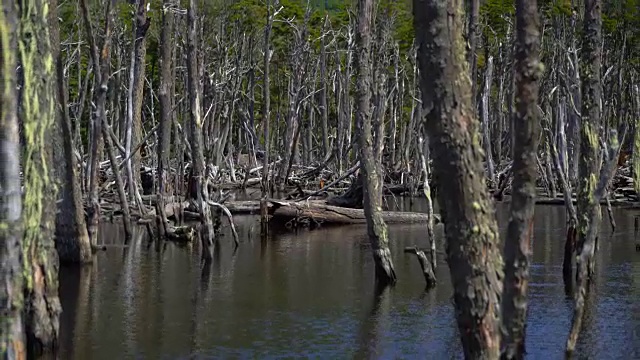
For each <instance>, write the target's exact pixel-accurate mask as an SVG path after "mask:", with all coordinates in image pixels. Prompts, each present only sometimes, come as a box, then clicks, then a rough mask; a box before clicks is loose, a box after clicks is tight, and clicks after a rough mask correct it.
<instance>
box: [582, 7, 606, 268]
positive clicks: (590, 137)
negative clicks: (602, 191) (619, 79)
mask: <svg viewBox="0 0 640 360" xmlns="http://www.w3.org/2000/svg"><path fill="white" fill-rule="evenodd" d="M584 6H585V19H584V38H583V43H582V59H581V60H582V67H583V71H582V74H583V81H582V111H581V113H582V129H581V130H582V131H581V134H582V138H581V142H580V168H579V180H580V186H578V249H577V250H578V254H580V253H582V251H583V248H584V246H585V243H587V242H593V241H595V238H592V239H588V238H587V234H588V233H589V229H590V227H591V226H594V227H597V226H598V224H592V223H591V216H590V214H591V213H592V212H594V211H596V212H599V211H600V206H599V204H598V203H597V202H596V201H595V198H594V192H595V189H596V185H597V181H598V180H597V173H598V164H599V163H600V161H599V159H600V152H599V136H600V133H599V132H600V125H601V121H602V120H601V110H600V99H601V91H602V85H601V81H600V68H601V65H600V57H601V54H602V47H601V46H602V45H601V43H602V35H601V29H602V8H601V7H602V1H601V0H586V1H585V3H584ZM596 234H597V233H594V236H596ZM589 249H590V250H591V251H593V250H594V248H593V247H592V246H590V247H589ZM592 256H593V253H592V254H591V255H590V256H589V258H591V257H592ZM590 261H591V259H589V262H590ZM578 266H579V267H580V266H587V267H589V266H590V265H589V264H578ZM580 273H581V271H578V276H580V275H579V274H580Z"/></svg>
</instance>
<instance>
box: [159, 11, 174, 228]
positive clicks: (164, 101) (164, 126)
mask: <svg viewBox="0 0 640 360" xmlns="http://www.w3.org/2000/svg"><path fill="white" fill-rule="evenodd" d="M176 10H177V3H176V0H164V1H163V3H162V30H161V35H160V91H159V92H158V95H159V98H160V128H159V131H158V139H159V140H158V142H159V144H158V189H157V201H156V214H158V216H159V219H158V222H159V223H158V232H159V234H160V237H161V238H164V236H165V235H166V234H167V230H168V229H167V214H166V213H165V209H164V197H165V196H166V195H167V185H168V183H169V182H168V178H167V173H168V170H169V153H170V152H171V124H172V123H173V101H172V99H171V95H172V94H173V87H174V85H173V74H172V65H173V64H172V63H171V59H172V57H173V43H172V41H171V39H172V37H173V27H174V18H173V12H174V11H176Z"/></svg>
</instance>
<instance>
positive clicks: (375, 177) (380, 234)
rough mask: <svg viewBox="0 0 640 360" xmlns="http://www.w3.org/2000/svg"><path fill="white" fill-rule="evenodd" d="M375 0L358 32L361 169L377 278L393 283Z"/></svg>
mask: <svg viewBox="0 0 640 360" xmlns="http://www.w3.org/2000/svg"><path fill="white" fill-rule="evenodd" d="M372 17H373V0H359V1H358V30H357V32H356V44H357V45H356V47H357V51H356V64H355V65H356V70H357V74H358V75H357V80H356V81H357V85H356V94H357V95H356V96H357V99H356V101H357V111H356V124H357V130H358V139H359V143H360V144H359V145H360V146H359V150H360V161H361V164H362V166H361V168H362V171H363V180H364V189H365V191H364V212H365V216H366V217H367V233H368V234H369V241H370V242H371V249H372V251H373V260H374V262H375V273H376V280H377V282H378V283H380V284H393V283H394V282H395V281H396V274H395V270H394V268H393V261H392V259H391V252H390V251H389V239H388V235H387V226H386V224H385V223H384V220H383V219H382V214H381V211H382V191H381V186H382V182H381V181H380V176H381V174H380V173H379V171H378V165H377V164H376V162H377V161H376V156H375V154H374V149H373V135H372V126H371V116H372V114H371V108H370V107H371V88H372V79H371V66H372V62H371V19H372Z"/></svg>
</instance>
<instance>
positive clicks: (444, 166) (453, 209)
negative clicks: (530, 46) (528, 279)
mask: <svg viewBox="0 0 640 360" xmlns="http://www.w3.org/2000/svg"><path fill="white" fill-rule="evenodd" d="M462 5H463V0H449V1H440V0H414V1H413V13H414V28H415V31H416V42H417V45H418V64H419V67H420V89H421V90H422V102H423V104H422V106H423V108H424V110H425V113H426V124H425V126H426V129H427V131H428V134H429V137H430V139H429V141H430V142H431V146H432V150H433V161H434V167H433V168H434V175H435V177H436V179H446V180H447V181H437V184H438V187H439V189H438V190H439V191H438V200H439V203H440V209H441V212H442V217H443V221H444V224H445V236H446V240H447V258H448V264H449V270H450V273H451V278H452V281H453V287H454V302H455V308H456V318H457V322H458V328H459V330H460V338H461V340H462V346H463V349H464V354H465V357H466V358H472V359H478V358H486V359H497V358H498V357H499V354H500V321H499V314H500V313H499V311H500V294H501V292H502V283H501V277H502V274H501V269H502V260H501V256H500V252H499V250H498V226H497V224H496V220H495V216H494V209H493V204H492V203H491V200H490V198H489V195H488V191H487V185H486V181H485V176H483V175H482V174H483V173H484V169H483V164H482V158H483V151H482V147H481V144H480V138H479V132H478V126H479V124H478V120H477V119H476V117H475V115H474V114H475V112H474V111H473V109H472V105H471V91H470V90H471V81H470V79H469V72H468V69H469V67H468V64H467V61H466V60H465V46H464V40H463V37H462V32H463V16H464V12H463V6H462Z"/></svg>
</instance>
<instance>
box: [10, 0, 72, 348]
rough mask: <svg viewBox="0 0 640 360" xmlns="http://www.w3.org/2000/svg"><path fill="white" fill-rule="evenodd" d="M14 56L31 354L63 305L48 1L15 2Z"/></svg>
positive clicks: (51, 338) (52, 335) (46, 344)
mask: <svg viewBox="0 0 640 360" xmlns="http://www.w3.org/2000/svg"><path fill="white" fill-rule="evenodd" d="M18 8H19V14H20V29H19V32H18V33H19V40H18V52H19V54H20V55H19V61H20V64H21V66H22V69H23V71H22V75H23V79H22V83H23V87H22V92H21V102H20V103H21V105H22V107H21V109H20V116H21V119H22V122H23V125H24V130H25V151H24V158H23V164H24V165H23V169H24V181H25V187H24V188H25V194H24V207H23V220H24V226H25V229H24V230H25V232H24V239H23V242H22V250H23V253H24V257H23V264H24V271H23V274H24V278H25V282H24V296H25V319H24V321H25V332H26V337H27V350H28V353H29V354H30V355H31V356H37V355H38V354H39V353H41V352H45V351H52V350H55V349H56V347H57V343H58V323H59V316H60V312H61V311H62V309H61V306H60V301H59V299H58V254H57V253H56V251H55V246H54V241H53V234H54V227H55V194H56V189H55V185H54V182H53V162H52V157H53V155H52V150H53V149H52V147H51V142H50V141H48V139H47V135H48V132H49V131H51V128H52V126H53V125H54V124H55V119H56V109H55V84H54V79H55V72H54V71H55V61H54V59H53V56H52V51H51V50H52V47H51V39H50V35H49V27H48V21H49V19H48V17H49V13H48V11H49V3H48V1H46V0H31V1H23V2H22V3H21V4H20V5H19V7H18Z"/></svg>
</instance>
